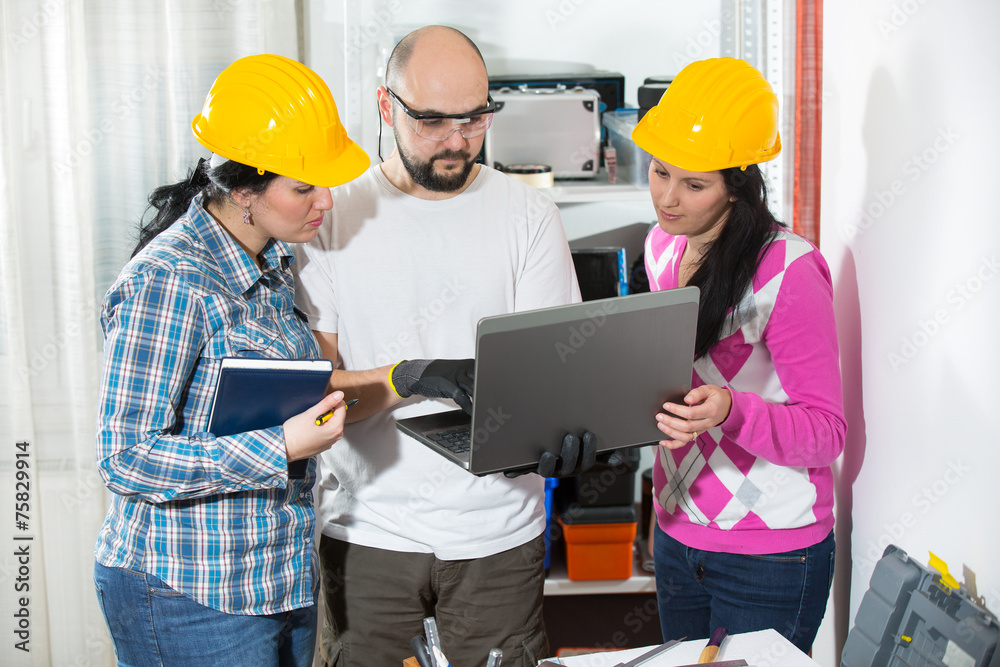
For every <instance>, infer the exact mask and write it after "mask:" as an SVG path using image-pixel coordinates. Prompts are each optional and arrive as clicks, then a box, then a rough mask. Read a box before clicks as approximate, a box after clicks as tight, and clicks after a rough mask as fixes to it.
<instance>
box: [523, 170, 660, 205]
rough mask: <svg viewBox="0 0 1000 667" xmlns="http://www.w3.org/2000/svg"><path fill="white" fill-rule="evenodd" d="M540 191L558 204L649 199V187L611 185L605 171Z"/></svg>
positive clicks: (624, 184) (565, 180)
mask: <svg viewBox="0 0 1000 667" xmlns="http://www.w3.org/2000/svg"><path fill="white" fill-rule="evenodd" d="M538 191H539V192H541V193H543V194H544V195H545V196H547V197H549V198H550V199H552V200H553V201H555V202H556V203H557V204H579V203H587V202H604V201H646V200H648V199H649V187H647V186H645V185H642V186H639V185H634V184H632V183H616V184H615V185H609V184H608V174H607V172H605V171H603V170H602V171H600V172H598V174H597V176H595V177H594V178H587V179H583V178H581V179H578V180H573V179H564V180H558V181H556V183H555V185H554V186H552V187H551V188H539V190H538Z"/></svg>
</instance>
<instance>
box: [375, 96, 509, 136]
mask: <svg viewBox="0 0 1000 667" xmlns="http://www.w3.org/2000/svg"><path fill="white" fill-rule="evenodd" d="M385 91H386V92H387V93H389V97H391V98H392V99H393V101H394V102H396V104H398V105H399V108H400V109H402V110H403V113H405V114H406V124H407V125H408V126H409V127H410V129H411V130H413V132H414V133H415V134H416V135H417V136H418V137H423V138H424V139H430V140H431V141H444V140H445V139H447V138H448V137H450V136H451V135H452V134H453V133H455V132H461V133H462V136H463V137H465V138H466V139H469V138H470V137H478V136H479V135H480V134H482V133H483V132H485V131H486V130H487V129H488V128H489V126H490V124H491V123H493V114H494V112H496V110H497V105H496V102H494V101H493V97H492V96H491V95H489V94H488V93H487V95H486V106H485V107H483V108H482V109H477V110H476V111H471V112H469V113H452V114H424V113H417V112H416V111H414V110H413V109H411V108H410V107H408V106H406V103H405V102H403V100H401V99H399V98H398V97H397V96H396V93H394V92H392V90H391V89H390V88H388V87H387V88H386V89H385Z"/></svg>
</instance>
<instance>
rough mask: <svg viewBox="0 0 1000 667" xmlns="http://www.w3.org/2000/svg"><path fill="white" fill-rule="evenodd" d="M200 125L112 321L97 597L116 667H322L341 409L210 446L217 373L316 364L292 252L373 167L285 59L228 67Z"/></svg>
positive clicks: (312, 82) (162, 196) (336, 400)
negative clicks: (346, 188) (340, 190)
mask: <svg viewBox="0 0 1000 667" xmlns="http://www.w3.org/2000/svg"><path fill="white" fill-rule="evenodd" d="M192 127H193V130H194V133H195V136H196V137H197V139H198V141H199V143H201V144H202V145H203V146H204V147H206V148H208V149H209V150H210V151H212V156H211V158H210V159H209V160H205V159H202V160H201V161H199V163H198V166H197V167H196V168H195V169H194V171H193V172H192V174H191V176H190V178H189V179H188V180H187V181H185V182H182V183H178V184H176V185H170V186H165V187H162V188H159V189H157V190H156V191H154V192H153V194H152V195H151V196H150V204H151V209H153V210H154V211H155V213H154V215H153V217H152V219H151V220H150V221H149V222H148V224H146V225H144V226H142V227H141V229H140V237H139V244H138V247H137V248H136V251H135V253H134V254H133V257H132V259H131V261H130V262H129V263H128V264H127V265H126V266H125V268H124V269H123V270H122V272H121V274H120V275H119V276H118V279H117V280H116V281H115V282H114V284H113V285H112V286H111V288H110V289H109V290H108V293H107V295H106V297H105V300H104V303H103V305H102V308H101V324H102V326H103V328H104V333H105V359H104V370H103V379H102V386H101V396H100V413H99V416H98V426H97V443H96V445H97V462H98V466H99V469H100V472H101V475H102V477H103V479H104V482H105V484H106V485H107V487H108V488H109V489H110V490H111V491H112V492H113V494H112V497H111V504H110V508H109V510H108V515H107V518H106V520H105V523H104V526H103V528H102V529H101V532H100V536H99V537H98V541H97V548H96V565H95V583H96V587H97V597H98V600H99V602H100V604H101V608H102V610H103V612H104V616H105V620H106V621H107V624H108V629H109V631H110V634H111V638H112V640H113V642H114V646H115V652H116V654H117V656H118V660H119V664H122V665H234V664H238V665H241V666H243V667H247V666H250V665H278V664H280V665H311V664H312V657H313V647H314V645H315V632H316V606H315V594H316V591H317V588H318V582H317V577H316V572H317V567H316V561H315V557H314V548H313V542H312V538H313V530H314V514H313V500H312V495H311V492H310V489H311V487H312V485H313V482H314V480H315V463H314V462H313V460H312V459H311V457H313V456H315V455H316V454H318V453H320V452H322V451H324V450H326V449H328V448H329V447H330V446H331V445H333V444H334V443H335V442H336V441H337V440H339V439H340V437H341V434H342V431H343V423H344V416H345V414H346V408H345V406H344V403H343V400H342V399H343V394H342V393H341V392H339V391H335V392H332V393H331V394H329V395H328V396H327V397H326V398H325V399H324V400H323V401H321V402H320V403H318V404H317V405H316V406H314V407H313V408H311V409H309V410H307V411H306V412H304V413H302V414H300V415H297V416H295V417H292V418H291V419H289V420H288V421H286V422H285V423H284V424H283V425H278V426H275V427H273V428H267V429H261V430H257V431H251V432H246V433H239V434H236V435H231V436H224V437H216V436H215V435H213V434H212V433H210V432H208V420H209V414H210V411H211V405H212V398H213V396H214V391H215V385H216V381H217V380H218V376H219V370H220V366H221V361H222V359H223V358H225V357H262V358H275V359H310V358H320V357H321V356H322V355H321V353H320V350H319V348H318V346H317V344H316V342H315V339H314V338H313V336H312V332H311V331H310V329H309V326H308V325H307V323H306V321H305V318H304V317H303V316H302V315H301V313H300V312H298V311H297V310H296V309H295V308H294V306H293V296H294V294H293V281H292V276H291V272H290V268H289V265H290V263H291V261H292V255H291V252H290V250H289V247H288V245H287V244H288V243H303V242H306V241H309V240H310V239H312V238H313V237H314V236H315V235H316V232H317V231H318V230H319V228H320V226H321V225H322V224H323V218H324V213H325V212H326V211H327V210H329V209H330V207H331V206H332V202H331V199H330V191H329V187H330V186H333V185H339V184H341V183H344V182H347V181H349V180H351V179H353V178H354V177H356V176H357V175H359V174H360V173H362V172H363V171H364V170H365V169H366V168H367V167H368V164H369V160H368V157H367V156H366V155H365V154H364V152H363V151H361V149H360V148H358V147H357V146H356V145H355V144H354V143H353V142H352V141H351V140H350V139H349V138H348V137H347V135H346V133H345V132H344V129H343V127H342V126H341V125H340V121H339V117H338V114H337V108H336V105H335V103H334V100H333V98H332V96H331V95H330V91H329V89H328V88H327V86H326V84H324V83H323V81H322V80H321V79H320V78H319V77H318V76H317V75H316V74H315V73H314V72H312V71H311V70H309V69H308V68H306V67H305V66H303V65H301V64H299V63H297V62H295V61H293V60H289V59H287V58H283V57H280V56H275V55H260V56H251V57H249V58H243V59H241V60H238V61H236V62H235V63H233V64H232V65H230V66H229V67H227V68H226V69H225V70H224V71H223V72H222V73H221V74H220V75H219V77H218V78H217V79H216V81H215V83H214V84H213V86H212V89H211V90H210V91H209V94H208V97H207V99H206V101H205V105H204V108H203V109H202V112H201V113H200V114H198V115H197V116H196V117H195V119H194V121H193V124H192ZM331 409H335V412H334V417H333V418H332V419H330V420H329V421H327V422H326V423H325V424H323V425H322V426H317V425H316V423H315V419H316V417H317V416H318V415H320V414H322V413H324V412H326V411H327V410H331Z"/></svg>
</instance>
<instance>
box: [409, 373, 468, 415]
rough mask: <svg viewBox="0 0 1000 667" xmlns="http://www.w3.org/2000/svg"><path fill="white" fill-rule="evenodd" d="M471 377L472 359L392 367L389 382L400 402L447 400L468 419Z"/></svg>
mask: <svg viewBox="0 0 1000 667" xmlns="http://www.w3.org/2000/svg"><path fill="white" fill-rule="evenodd" d="M475 375H476V361H475V359H414V360H408V361H401V362H399V363H398V364H396V365H395V366H393V367H392V371H391V372H390V374H389V380H390V381H391V382H392V388H393V389H395V390H396V393H397V394H399V396H400V397H401V398H408V397H409V396H412V395H413V394H417V395H418V396H426V397H427V398H450V399H452V400H453V401H455V402H456V403H458V406H459V407H460V408H462V409H463V410H465V412H466V413H468V414H470V415H471V414H472V393H473V389H474V387H475Z"/></svg>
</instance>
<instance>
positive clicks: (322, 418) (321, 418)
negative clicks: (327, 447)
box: [316, 398, 361, 426]
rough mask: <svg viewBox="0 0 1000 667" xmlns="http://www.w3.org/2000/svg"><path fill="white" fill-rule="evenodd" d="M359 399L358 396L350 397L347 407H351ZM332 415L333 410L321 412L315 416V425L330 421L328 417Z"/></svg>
mask: <svg viewBox="0 0 1000 667" xmlns="http://www.w3.org/2000/svg"><path fill="white" fill-rule="evenodd" d="M359 400H361V399H359V398H352V399H351V400H349V401H348V402H347V407H349V408H353V407H354V406H355V405H357V404H358V401H359ZM332 416H333V410H327V411H326V412H324V413H323V414H321V415H320V416H319V417H316V426H322V425H323V424H325V423H327V422H328V421H330V417H332Z"/></svg>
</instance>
